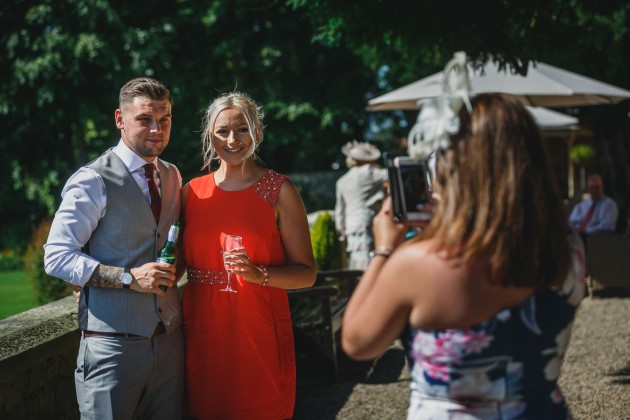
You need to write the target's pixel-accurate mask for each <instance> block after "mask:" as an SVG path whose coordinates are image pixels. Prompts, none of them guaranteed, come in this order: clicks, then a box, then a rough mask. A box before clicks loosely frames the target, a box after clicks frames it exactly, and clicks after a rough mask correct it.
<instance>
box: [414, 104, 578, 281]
mask: <svg viewBox="0 0 630 420" xmlns="http://www.w3.org/2000/svg"><path fill="white" fill-rule="evenodd" d="M471 105H472V113H469V112H468V111H467V109H466V107H462V111H461V112H460V114H459V117H460V129H459V132H458V133H457V134H456V135H454V136H452V138H451V142H452V147H451V148H450V149H448V150H447V151H446V152H444V155H443V156H442V157H441V158H439V159H438V162H437V175H436V179H435V182H434V188H435V190H436V192H438V193H440V195H441V201H440V203H439V204H438V205H437V209H436V213H435V216H434V218H433V221H432V222H431V224H430V225H429V226H428V227H427V229H426V230H425V232H424V234H423V235H422V238H433V242H434V244H435V249H436V250H441V251H445V252H446V255H447V256H449V257H457V258H462V259H463V260H464V261H466V262H470V261H472V260H476V259H478V258H487V259H488V275H489V280H490V281H491V282H493V283H500V284H503V285H506V286H507V285H513V286H524V287H535V288H541V287H549V286H551V285H555V284H559V283H560V282H561V281H562V280H564V278H565V276H566V274H567V271H568V269H569V259H570V250H569V244H568V242H567V234H568V227H567V223H566V217H565V214H564V210H563V206H562V202H561V199H560V195H559V193H558V190H557V187H556V181H555V178H554V175H553V173H552V171H551V167H550V163H549V158H548V156H547V150H546V148H545V145H544V143H543V141H542V138H541V135H540V131H539V129H538V126H537V125H536V123H535V121H534V119H533V117H532V116H531V115H530V113H529V112H528V111H527V109H526V108H525V107H524V106H523V105H521V104H520V103H519V102H518V101H517V100H516V99H515V98H514V97H511V96H509V95H502V94H481V95H478V96H476V97H475V98H473V99H472V101H471Z"/></svg>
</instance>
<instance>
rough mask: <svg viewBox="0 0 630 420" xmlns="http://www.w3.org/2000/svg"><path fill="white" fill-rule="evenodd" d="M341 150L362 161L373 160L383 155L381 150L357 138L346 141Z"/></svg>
mask: <svg viewBox="0 0 630 420" xmlns="http://www.w3.org/2000/svg"><path fill="white" fill-rule="evenodd" d="M341 152H342V153H343V154H344V155H346V156H350V157H351V158H352V159H354V160H357V161H361V162H373V161H375V160H377V159H378V158H380V157H381V152H380V150H378V149H377V148H376V147H374V146H372V145H371V144H369V143H359V142H358V141H356V140H353V141H351V142H348V143H346V144H345V145H344V146H343V147H342V148H341Z"/></svg>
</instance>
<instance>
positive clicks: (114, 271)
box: [87, 264, 122, 288]
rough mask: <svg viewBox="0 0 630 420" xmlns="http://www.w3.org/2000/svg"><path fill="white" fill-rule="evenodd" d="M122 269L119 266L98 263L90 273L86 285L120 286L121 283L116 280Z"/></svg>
mask: <svg viewBox="0 0 630 420" xmlns="http://www.w3.org/2000/svg"><path fill="white" fill-rule="evenodd" d="M121 273H122V270H121V269H120V267H114V266H111V265H104V264H99V265H98V266H97V267H96V270H94V272H93V273H92V277H90V280H88V282H87V285H88V286H94V287H109V288H121V287H122V284H121V283H120V282H119V281H118V278H119V277H120V274H121Z"/></svg>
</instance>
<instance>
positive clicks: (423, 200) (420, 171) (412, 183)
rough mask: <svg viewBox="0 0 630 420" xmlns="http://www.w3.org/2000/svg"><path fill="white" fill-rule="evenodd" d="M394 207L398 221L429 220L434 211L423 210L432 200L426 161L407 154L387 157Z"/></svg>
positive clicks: (395, 218) (395, 217)
mask: <svg viewBox="0 0 630 420" xmlns="http://www.w3.org/2000/svg"><path fill="white" fill-rule="evenodd" d="M387 171H388V177H389V186H390V195H391V198H392V209H393V213H394V220H395V221H396V222H404V221H409V222H413V221H419V220H429V219H431V217H432V213H430V212H423V211H422V208H423V207H424V205H425V204H427V203H430V202H431V193H430V191H429V190H430V185H431V179H430V176H429V173H428V170H427V165H426V162H424V161H421V160H415V159H411V158H410V157H407V156H396V157H394V158H388V159H387Z"/></svg>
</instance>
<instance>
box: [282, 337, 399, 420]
mask: <svg viewBox="0 0 630 420" xmlns="http://www.w3.org/2000/svg"><path fill="white" fill-rule="evenodd" d="M295 334H296V337H295V351H296V362H297V393H296V394H297V395H296V405H295V411H294V417H293V418H294V419H295V420H328V419H336V418H337V415H338V414H339V412H340V411H341V410H342V408H344V406H346V407H345V409H344V411H348V407H347V404H348V401H349V398H350V396H351V395H352V392H353V390H354V389H355V387H356V386H357V384H392V383H395V382H397V381H398V380H399V376H400V372H401V370H402V369H405V356H404V353H403V351H402V349H401V348H391V349H390V350H388V351H387V352H386V353H385V354H384V355H383V356H382V357H380V358H379V359H378V360H377V361H376V362H374V361H369V362H358V361H354V360H351V359H350V358H348V357H347V356H346V355H345V354H343V352H342V351H341V349H340V348H338V355H339V368H338V369H339V371H338V375H337V379H336V380H332V377H331V363H330V361H329V360H328V359H327V358H326V356H324V354H323V353H322V352H320V351H318V349H317V347H316V346H315V344H314V343H312V342H311V341H310V339H309V338H307V337H305V336H303V335H301V334H300V333H299V331H296V333H295ZM357 409H360V408H359V407H357Z"/></svg>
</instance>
